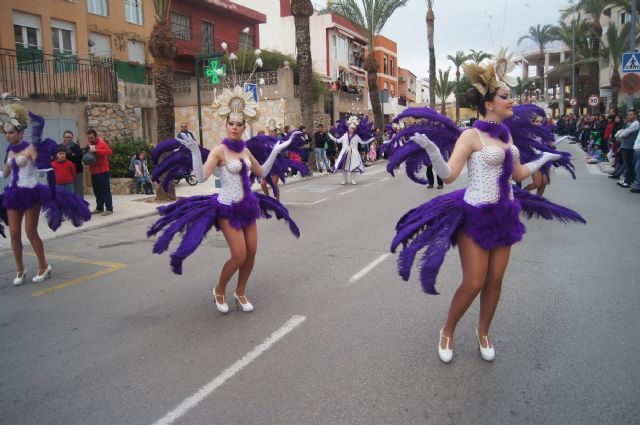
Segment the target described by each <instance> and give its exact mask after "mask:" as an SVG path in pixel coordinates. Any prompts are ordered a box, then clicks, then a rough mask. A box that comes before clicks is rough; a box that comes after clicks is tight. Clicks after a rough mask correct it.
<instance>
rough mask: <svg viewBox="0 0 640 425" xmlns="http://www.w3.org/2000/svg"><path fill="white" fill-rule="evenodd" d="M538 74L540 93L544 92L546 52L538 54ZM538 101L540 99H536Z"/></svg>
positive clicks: (542, 51) (541, 51)
mask: <svg viewBox="0 0 640 425" xmlns="http://www.w3.org/2000/svg"><path fill="white" fill-rule="evenodd" d="M536 73H537V74H538V79H539V80H538V88H539V89H540V93H542V92H543V90H544V50H543V49H541V50H540V53H539V54H538V65H537V67H536ZM536 100H538V99H536Z"/></svg>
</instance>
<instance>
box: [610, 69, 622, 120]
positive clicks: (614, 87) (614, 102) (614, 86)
mask: <svg viewBox="0 0 640 425" xmlns="http://www.w3.org/2000/svg"><path fill="white" fill-rule="evenodd" d="M618 93H620V73H619V72H618V69H617V68H616V69H614V70H613V74H611V107H612V108H614V109H615V110H616V113H617V112H618Z"/></svg>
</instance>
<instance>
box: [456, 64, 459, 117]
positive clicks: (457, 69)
mask: <svg viewBox="0 0 640 425" xmlns="http://www.w3.org/2000/svg"><path fill="white" fill-rule="evenodd" d="M459 87H460V68H456V123H457V122H458V121H460V89H459Z"/></svg>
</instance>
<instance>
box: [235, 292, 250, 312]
mask: <svg viewBox="0 0 640 425" xmlns="http://www.w3.org/2000/svg"><path fill="white" fill-rule="evenodd" d="M240 298H244V300H245V301H246V302H245V303H243V302H242V301H240ZM233 299H234V300H236V305H237V306H240V309H241V310H242V311H244V312H245V313H250V312H252V311H253V304H251V303H250V302H249V300H248V299H247V297H246V296H244V295H243V296H242V297H240V296H238V294H236V293H235V291H234V292H233Z"/></svg>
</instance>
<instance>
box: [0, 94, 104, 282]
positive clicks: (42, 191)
mask: <svg viewBox="0 0 640 425" xmlns="http://www.w3.org/2000/svg"><path fill="white" fill-rule="evenodd" d="M28 116H29V118H30V119H31V139H32V142H33V143H29V142H27V141H24V140H23V136H24V130H25V129H26V128H27V110H26V108H25V107H24V106H22V105H20V104H15V103H14V104H5V105H2V107H1V108H0V121H1V122H2V126H3V130H4V134H5V136H6V138H7V141H8V142H9V147H8V148H7V157H6V162H5V163H4V166H3V170H2V171H3V176H4V177H5V178H6V177H8V179H7V180H8V181H9V184H8V186H7V187H6V188H5V191H4V195H3V197H2V208H0V216H1V217H2V218H3V219H4V221H5V222H6V223H7V224H8V225H9V234H10V239H11V249H12V251H13V256H14V259H15V262H16V269H17V273H16V277H15V279H14V280H13V284H14V285H15V286H18V285H22V284H24V283H25V282H26V278H27V271H26V269H25V266H24V262H23V256H22V251H23V245H22V219H23V218H24V221H25V231H26V234H27V238H29V241H30V242H31V246H32V248H33V250H34V252H35V254H36V257H37V258H38V273H37V274H36V275H35V276H34V277H33V279H32V282H36V283H38V282H42V281H44V280H45V279H48V278H50V277H51V270H52V267H51V264H49V263H48V262H47V259H46V257H45V252H44V244H43V242H42V239H41V238H40V236H39V234H38V220H39V217H40V210H41V209H42V210H43V211H44V212H45V214H46V218H47V222H48V225H49V227H50V228H51V229H52V230H54V231H55V230H57V229H58V227H60V224H61V223H62V220H63V219H65V218H68V219H70V220H71V222H72V223H73V225H74V226H80V225H82V223H83V222H85V221H88V220H89V219H90V218H91V212H90V211H89V204H88V203H87V202H85V201H84V200H83V199H82V198H80V197H79V196H77V195H75V194H74V193H72V192H70V191H67V190H64V189H61V188H57V187H56V181H55V174H54V171H53V169H51V168H50V166H51V160H52V158H53V156H54V154H55V151H56V150H57V147H58V145H57V144H56V142H55V141H53V140H51V139H45V140H41V136H42V130H43V129H44V118H42V117H40V116H38V115H35V114H32V113H28ZM40 179H43V180H46V183H40V182H39V180H40Z"/></svg>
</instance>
